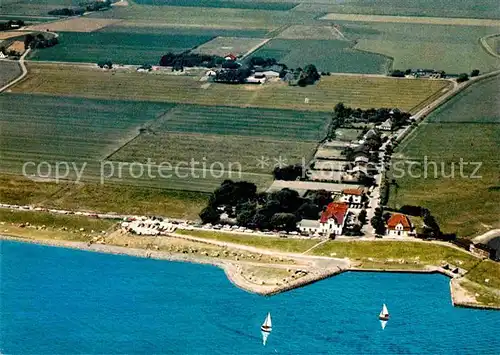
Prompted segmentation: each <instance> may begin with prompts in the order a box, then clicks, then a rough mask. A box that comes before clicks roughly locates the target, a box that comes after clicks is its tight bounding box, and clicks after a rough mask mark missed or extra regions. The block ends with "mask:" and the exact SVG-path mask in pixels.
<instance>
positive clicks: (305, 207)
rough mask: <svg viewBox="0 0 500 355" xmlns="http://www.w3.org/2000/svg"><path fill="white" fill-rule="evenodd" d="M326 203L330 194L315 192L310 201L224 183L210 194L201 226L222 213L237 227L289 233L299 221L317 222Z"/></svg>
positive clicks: (247, 185) (294, 194) (291, 194)
mask: <svg viewBox="0 0 500 355" xmlns="http://www.w3.org/2000/svg"><path fill="white" fill-rule="evenodd" d="M330 202H332V198H331V194H330V193H328V192H327V191H316V192H315V193H314V194H313V195H312V196H311V197H310V198H301V197H300V196H299V194H298V192H297V191H294V190H290V189H283V190H281V191H276V192H272V193H265V192H263V193H257V188H256V186H255V185H254V184H252V183H249V182H245V181H242V182H233V181H231V180H226V181H224V182H223V183H222V184H221V186H220V187H219V188H217V189H216V190H215V191H214V193H213V195H212V196H211V197H210V199H209V202H208V205H207V207H206V208H204V209H203V211H202V212H201V213H200V218H201V220H202V221H203V223H218V222H219V221H220V213H221V212H220V211H221V210H223V211H225V212H226V213H228V215H229V216H230V217H232V218H235V219H236V223H237V224H238V225H239V226H244V227H248V228H255V229H259V230H286V231H293V230H296V226H297V222H298V221H300V220H301V219H303V218H307V219H317V218H318V217H319V214H320V212H321V211H322V210H323V209H324V208H325V206H327V205H328V204H329V203H330Z"/></svg>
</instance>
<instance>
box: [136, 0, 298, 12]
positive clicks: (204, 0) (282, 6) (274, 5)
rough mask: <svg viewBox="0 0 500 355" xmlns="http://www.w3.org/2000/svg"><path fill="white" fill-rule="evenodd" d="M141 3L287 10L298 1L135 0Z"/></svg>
mask: <svg viewBox="0 0 500 355" xmlns="http://www.w3.org/2000/svg"><path fill="white" fill-rule="evenodd" d="M134 2H135V3H136V4H139V5H155V6H188V7H209V8H210V7H214V8H230V9H253V10H275V11H286V10H290V9H292V8H294V7H295V6H296V5H298V2H299V1H297V3H293V2H291V3H288V2H265V1H238V0H236V1H235V0H135V1H134Z"/></svg>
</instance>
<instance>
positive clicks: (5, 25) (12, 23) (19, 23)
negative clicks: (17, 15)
mask: <svg viewBox="0 0 500 355" xmlns="http://www.w3.org/2000/svg"><path fill="white" fill-rule="evenodd" d="M23 26H24V21H23V20H9V21H7V22H1V23H0V31H9V30H12V29H18V28H21V27H23Z"/></svg>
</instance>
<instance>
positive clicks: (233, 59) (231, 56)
mask: <svg viewBox="0 0 500 355" xmlns="http://www.w3.org/2000/svg"><path fill="white" fill-rule="evenodd" d="M224 59H225V60H230V61H233V62H234V61H235V60H236V59H238V57H237V56H235V55H234V54H233V53H229V54H227V55H226V56H224Z"/></svg>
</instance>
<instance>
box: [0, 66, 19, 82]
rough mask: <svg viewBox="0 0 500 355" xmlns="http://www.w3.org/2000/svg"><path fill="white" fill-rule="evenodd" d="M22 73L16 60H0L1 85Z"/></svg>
mask: <svg viewBox="0 0 500 355" xmlns="http://www.w3.org/2000/svg"><path fill="white" fill-rule="evenodd" d="M19 75H21V68H20V67H19V64H17V63H16V62H7V61H4V60H2V61H0V87H2V86H4V85H6V84H8V83H9V82H11V81H12V80H14V79H15V78H17V77H18V76H19Z"/></svg>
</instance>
